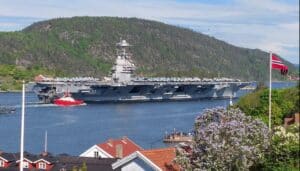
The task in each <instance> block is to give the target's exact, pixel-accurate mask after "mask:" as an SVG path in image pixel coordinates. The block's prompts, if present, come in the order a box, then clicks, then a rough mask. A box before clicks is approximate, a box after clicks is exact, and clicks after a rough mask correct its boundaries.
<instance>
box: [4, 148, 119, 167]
mask: <svg viewBox="0 0 300 171" xmlns="http://www.w3.org/2000/svg"><path fill="white" fill-rule="evenodd" d="M19 159H20V155H19V153H17V154H15V153H4V152H2V153H1V154H0V161H2V163H1V164H2V165H1V166H0V171H18V170H19V165H20V160H19ZM116 161H117V159H112V158H89V157H77V156H68V155H58V156H53V155H51V154H48V153H47V154H45V153H43V154H41V155H34V154H30V153H28V152H24V168H25V169H24V170H25V171H26V170H41V171H42V170H45V171H48V170H49V171H69V170H73V169H74V168H77V169H78V170H80V168H82V167H86V168H87V169H88V171H99V170H105V171H112V163H114V162H116Z"/></svg>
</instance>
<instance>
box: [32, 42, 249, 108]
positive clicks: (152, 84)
mask: <svg viewBox="0 0 300 171" xmlns="http://www.w3.org/2000/svg"><path fill="white" fill-rule="evenodd" d="M116 46H117V59H116V61H115V64H114V66H113V68H112V74H111V76H110V77H104V79H102V80H99V79H97V78H92V77H73V78H48V77H44V76H42V75H39V76H37V77H36V79H35V86H34V91H35V92H36V93H37V95H38V98H39V99H40V100H41V101H42V102H44V103H51V102H53V100H54V99H56V98H59V97H61V96H63V94H64V93H65V92H68V93H70V94H71V95H72V96H73V98H75V99H81V100H84V101H85V102H87V103H101V102H139V101H170V100H198V99H205V98H209V99H213V98H234V97H236V92H237V91H238V90H239V89H241V88H243V87H245V86H248V85H249V84H250V82H242V81H240V80H238V79H230V78H213V79H208V78H203V79H200V78H197V77H184V78H178V77H134V71H135V68H136V67H135V65H134V63H133V61H132V60H131V55H130V53H128V52H127V51H128V49H129V47H130V46H131V45H130V44H129V43H127V42H126V40H122V41H120V42H119V43H117V44H116Z"/></svg>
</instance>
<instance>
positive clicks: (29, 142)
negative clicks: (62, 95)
mask: <svg viewBox="0 0 300 171" xmlns="http://www.w3.org/2000/svg"><path fill="white" fill-rule="evenodd" d="M278 84H280V83H278ZM278 86H279V87H280V85H278ZM281 86H286V84H285V83H281ZM289 86H291V85H290V84H289ZM26 101H27V102H28V103H29V104H27V105H26V117H25V118H26V119H25V150H26V151H29V152H32V153H37V154H38V153H40V152H42V151H43V149H44V134H45V131H46V130H47V131H48V150H49V151H50V152H52V153H54V154H59V153H68V154H71V155H79V154H80V153H82V152H84V151H85V150H86V149H88V148H89V147H91V146H92V145H94V144H98V143H102V142H104V141H106V140H107V139H109V138H120V137H122V136H128V137H129V138H130V139H132V140H134V141H135V142H136V143H137V144H139V145H140V146H142V147H143V148H145V149H147V148H156V147H164V146H165V144H163V143H162V137H163V136H164V134H165V132H166V131H168V132H171V131H172V130H173V129H174V128H176V129H177V130H181V131H186V132H188V131H190V130H192V129H193V123H194V120H195V117H196V116H198V115H199V114H200V113H201V112H202V111H203V110H204V109H205V108H213V107H216V106H223V107H226V106H228V104H229V100H201V101H188V102H160V103H159V102H155V103H152V102H151V103H150V102H149V103H130V104H88V105H87V106H77V107H56V106H51V105H50V106H49V105H48V106H47V105H35V104H32V103H30V102H36V101H37V98H36V95H35V94H33V93H27V94H26ZM234 101H236V99H235V100H234ZM0 104H6V105H12V106H16V107H17V110H16V112H15V113H14V114H5V115H0V149H1V150H3V151H7V152H17V151H19V144H20V123H21V108H20V104H21V93H0Z"/></svg>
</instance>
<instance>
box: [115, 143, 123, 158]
mask: <svg viewBox="0 0 300 171" xmlns="http://www.w3.org/2000/svg"><path fill="white" fill-rule="evenodd" d="M116 157H117V158H123V145H122V144H117V145H116Z"/></svg>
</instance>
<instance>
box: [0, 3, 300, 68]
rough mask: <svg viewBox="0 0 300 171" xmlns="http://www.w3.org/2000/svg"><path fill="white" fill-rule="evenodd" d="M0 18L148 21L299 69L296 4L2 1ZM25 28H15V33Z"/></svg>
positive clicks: (1, 27)
mask: <svg viewBox="0 0 300 171" xmlns="http://www.w3.org/2000/svg"><path fill="white" fill-rule="evenodd" d="M1 15H2V16H22V17H29V18H57V17H72V16H120V17H138V18H144V19H152V20H158V21H162V22H166V23H169V24H173V25H179V26H184V27H189V28H191V29H193V30H196V31H200V32H203V33H205V34H209V35H211V36H214V37H216V38H218V39H222V40H224V41H227V42H229V43H232V44H234V45H237V46H243V47H249V48H260V49H263V50H266V51H268V50H273V51H276V52H277V53H278V54H280V55H281V56H283V57H285V58H288V59H289V60H290V61H291V62H294V63H299V38H298V37H299V21H298V20H299V1H298V0H288V1H284V0H227V1H223V0H202V1H196V0H164V1H161V0H148V1H143V0H127V1H125V0H114V1H107V0H72V1H61V0H43V1H40V0H26V1H24V0H1V1H0V16H1ZM27 21H28V20H27ZM33 21H38V20H33ZM2 22H3V23H2ZM0 23H2V24H0V30H3V28H6V29H8V28H13V27H14V25H13V24H12V23H11V21H5V22H4V21H1V17H0ZM5 23H6V24H5ZM8 23H10V24H11V25H10V26H9V25H8ZM13 23H15V24H18V23H19V21H16V22H13ZM25 23H26V22H23V23H22V24H20V25H19V26H16V27H15V28H16V29H20V27H21V26H23V27H24V26H25V25H26V24H25ZM24 24H25V25H24ZM29 24H30V22H27V25H29ZM5 25H6V26H5Z"/></svg>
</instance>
